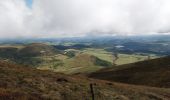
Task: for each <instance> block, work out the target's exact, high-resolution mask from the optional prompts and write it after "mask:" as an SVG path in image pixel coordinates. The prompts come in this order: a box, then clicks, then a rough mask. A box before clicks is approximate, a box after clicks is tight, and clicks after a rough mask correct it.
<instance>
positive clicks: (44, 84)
mask: <svg viewBox="0 0 170 100" xmlns="http://www.w3.org/2000/svg"><path fill="white" fill-rule="evenodd" d="M90 83H95V84H96V85H94V92H95V99H96V100H115V99H116V100H151V99H152V100H168V99H170V97H169V95H170V90H169V89H160V88H150V87H143V86H133V85H126V84H120V83H113V82H108V81H101V80H95V79H88V78H85V77H80V76H67V75H64V74H59V73H54V72H51V71H40V70H37V69H32V68H28V67H24V66H19V65H15V64H11V63H8V62H2V61H0V99H3V100H50V99H55V100H91V92H90V87H89V84H90Z"/></svg>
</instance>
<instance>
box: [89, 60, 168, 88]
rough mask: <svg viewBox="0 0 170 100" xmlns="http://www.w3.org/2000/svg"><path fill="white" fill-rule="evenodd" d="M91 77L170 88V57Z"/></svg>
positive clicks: (122, 66) (94, 74)
mask: <svg viewBox="0 0 170 100" xmlns="http://www.w3.org/2000/svg"><path fill="white" fill-rule="evenodd" d="M89 77H92V78H97V79H103V80H109V81H116V82H123V83H128V84H137V85H147V86H154V87H165V88H170V57H163V58H157V59H153V60H148V61H142V62H137V63H132V64H126V65H121V66H117V67H114V68H106V69H102V70H100V71H97V72H94V73H92V74H90V75H89Z"/></svg>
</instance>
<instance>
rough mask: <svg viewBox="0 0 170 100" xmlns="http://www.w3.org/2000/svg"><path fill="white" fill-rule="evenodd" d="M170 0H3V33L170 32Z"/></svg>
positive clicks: (0, 21)
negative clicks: (30, 5) (28, 5)
mask: <svg viewBox="0 0 170 100" xmlns="http://www.w3.org/2000/svg"><path fill="white" fill-rule="evenodd" d="M169 5H170V1H169V0H34V1H33V5H32V9H30V8H29V7H27V5H26V3H25V1H24V0H1V1H0V37H1V38H6V37H11V38H13V37H65V36H86V35H92V34H93V35H106V34H107V35H108V34H110V35H114V34H117V35H131V34H135V35H136V34H137V35H143V34H153V33H157V34H163V33H169V32H170V6H169Z"/></svg>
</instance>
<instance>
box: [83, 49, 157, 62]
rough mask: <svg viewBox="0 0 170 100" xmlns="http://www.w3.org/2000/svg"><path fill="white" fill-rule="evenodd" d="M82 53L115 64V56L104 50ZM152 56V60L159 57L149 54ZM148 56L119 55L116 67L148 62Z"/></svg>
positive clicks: (88, 50)
mask: <svg viewBox="0 0 170 100" xmlns="http://www.w3.org/2000/svg"><path fill="white" fill-rule="evenodd" d="M82 52H84V53H87V54H91V55H94V56H96V57H99V58H100V59H103V60H106V61H109V62H111V63H113V55H112V53H111V52H107V51H105V50H104V49H94V48H89V49H85V50H83V51H82ZM148 56H150V59H154V58H157V57H158V56H156V55H153V54H148ZM148 56H146V55H140V54H121V53H119V54H118V59H117V60H116V61H115V64H116V65H123V64H128V63H134V62H138V61H143V60H147V59H148Z"/></svg>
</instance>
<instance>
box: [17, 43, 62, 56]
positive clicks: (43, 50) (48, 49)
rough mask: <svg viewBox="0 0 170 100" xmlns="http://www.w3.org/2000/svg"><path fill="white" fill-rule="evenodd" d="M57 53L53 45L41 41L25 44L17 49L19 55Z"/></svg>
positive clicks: (48, 54)
mask: <svg viewBox="0 0 170 100" xmlns="http://www.w3.org/2000/svg"><path fill="white" fill-rule="evenodd" d="M57 53H59V51H58V50H57V49H55V48H54V47H53V46H50V45H47V44H43V43H32V44H28V45H26V46H25V47H24V48H22V49H20V50H19V51H18V54H19V55H20V56H26V57H36V56H50V55H54V54H57Z"/></svg>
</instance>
